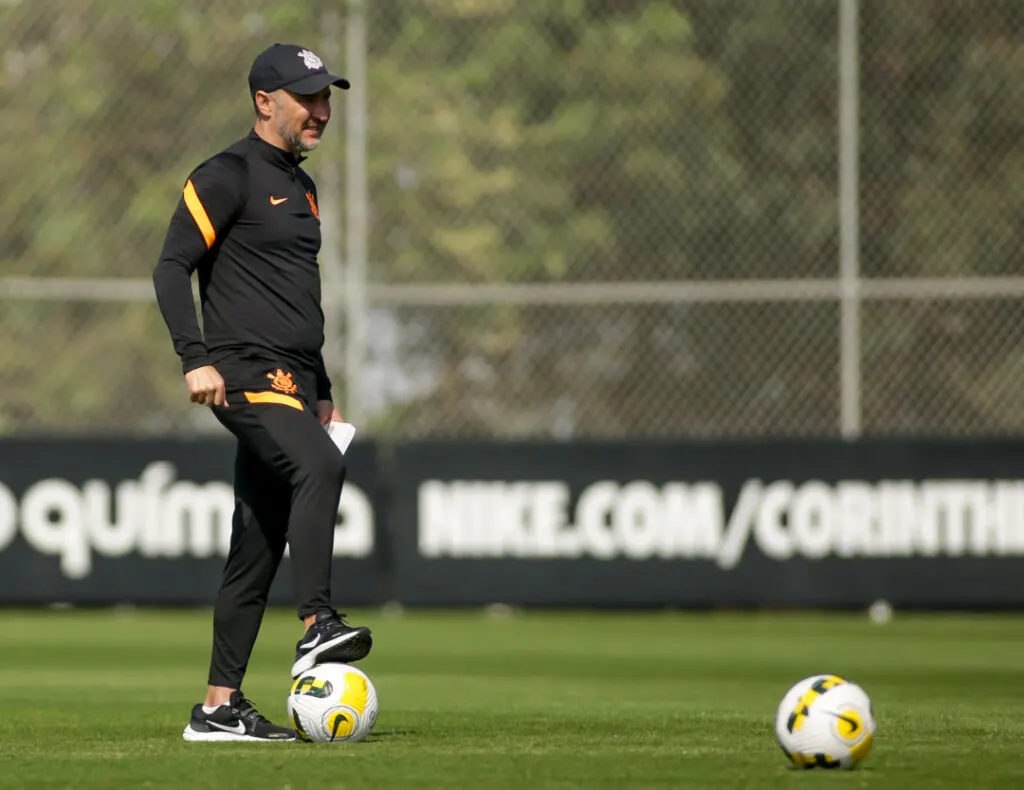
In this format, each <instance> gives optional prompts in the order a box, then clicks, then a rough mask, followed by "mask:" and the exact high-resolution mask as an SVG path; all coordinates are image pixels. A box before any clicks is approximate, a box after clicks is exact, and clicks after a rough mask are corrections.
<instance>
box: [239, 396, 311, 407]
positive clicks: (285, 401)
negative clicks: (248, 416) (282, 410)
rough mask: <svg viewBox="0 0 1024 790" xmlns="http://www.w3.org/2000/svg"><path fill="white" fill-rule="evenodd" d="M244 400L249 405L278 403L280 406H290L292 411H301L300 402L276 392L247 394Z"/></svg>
mask: <svg viewBox="0 0 1024 790" xmlns="http://www.w3.org/2000/svg"><path fill="white" fill-rule="evenodd" d="M245 399H246V400H247V401H249V403H279V404H281V405H282V406H291V407H292V408H293V409H298V410H299V411H302V401H300V400H299V399H298V398H293V397H291V396H290V395H281V394H279V393H277V392H247V393H245Z"/></svg>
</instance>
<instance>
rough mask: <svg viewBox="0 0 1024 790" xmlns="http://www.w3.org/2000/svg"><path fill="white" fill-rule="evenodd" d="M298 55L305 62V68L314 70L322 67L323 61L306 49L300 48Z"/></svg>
mask: <svg viewBox="0 0 1024 790" xmlns="http://www.w3.org/2000/svg"><path fill="white" fill-rule="evenodd" d="M298 55H299V57H300V58H302V62H303V63H305V64H306V68H307V69H309V70H310V71H316V70H318V69H322V68H323V67H324V62H323V61H322V60H320V58H318V57H317V56H316V55H314V54H313V53H312V52H310V51H309V50H308V49H304V50H302V51H301V52H299V53H298Z"/></svg>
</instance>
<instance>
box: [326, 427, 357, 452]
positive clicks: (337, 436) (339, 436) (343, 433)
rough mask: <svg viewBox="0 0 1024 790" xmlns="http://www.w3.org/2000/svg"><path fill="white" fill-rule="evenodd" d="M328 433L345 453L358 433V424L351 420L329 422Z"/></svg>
mask: <svg viewBox="0 0 1024 790" xmlns="http://www.w3.org/2000/svg"><path fill="white" fill-rule="evenodd" d="M327 435H328V436H330V437H331V441H332V442H334V443H335V444H336V445H337V447H338V449H339V450H341V454H342V455H344V454H345V451H346V450H347V449H348V446H349V445H350V444H352V439H353V438H354V437H355V435H356V426H354V425H352V423H349V422H329V423H327Z"/></svg>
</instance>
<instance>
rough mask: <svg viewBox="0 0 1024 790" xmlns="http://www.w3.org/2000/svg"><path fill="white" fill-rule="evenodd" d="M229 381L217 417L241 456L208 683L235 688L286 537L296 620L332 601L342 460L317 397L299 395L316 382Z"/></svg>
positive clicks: (297, 378) (257, 377) (300, 378)
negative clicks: (278, 386)
mask: <svg viewBox="0 0 1024 790" xmlns="http://www.w3.org/2000/svg"><path fill="white" fill-rule="evenodd" d="M218 369H220V368H218ZM222 375H224V373H223V372H222ZM224 378H225V380H226V382H227V384H228V393H227V398H228V406H227V407H225V408H215V410H214V413H215V414H216V416H217V418H218V419H219V420H220V422H221V423H222V424H223V425H225V426H226V427H227V428H228V430H230V431H231V433H233V434H234V435H235V436H236V437H237V439H238V452H237V455H236V458H235V484H234V488H235V511H234V517H233V520H232V529H231V548H230V551H229V552H228V558H227V561H226V563H225V566H224V574H223V579H222V582H221V587H220V591H219V593H218V595H217V601H216V603H215V605H214V613H213V654H212V657H211V661H210V678H209V682H210V685H214V686H227V687H229V688H239V687H240V686H241V683H242V678H243V677H244V675H245V670H246V667H247V666H248V663H249V657H250V655H251V654H252V649H253V646H254V645H255V643H256V636H257V634H258V633H259V629H260V624H261V623H262V620H263V613H264V610H265V608H266V604H267V595H268V592H269V590H270V585H271V583H272V582H273V581H274V576H275V574H276V573H277V569H278V566H279V564H280V562H281V557H282V555H283V553H284V548H285V543H286V542H287V544H288V546H289V547H290V557H291V564H292V568H293V570H294V590H295V598H296V602H297V605H298V615H299V617H300V618H301V617H306V616H308V615H311V614H314V613H316V612H317V611H318V610H319V609H322V608H325V607H328V606H330V601H331V556H332V553H333V548H334V526H335V521H336V519H337V513H338V501H339V499H340V498H341V489H342V485H343V483H344V481H345V460H344V456H343V455H342V454H341V452H340V451H339V450H338V448H337V447H335V445H334V443H333V442H332V441H331V439H330V438H329V437H328V435H327V432H326V431H325V430H324V428H323V426H322V425H321V424H320V423H319V421H318V420H317V418H316V411H315V408H316V401H315V396H314V397H313V399H311V400H307V398H306V397H302V395H303V394H304V392H307V393H308V392H310V391H312V392H315V382H312V381H303V379H304V378H306V377H304V376H295V379H294V382H295V384H296V385H297V387H296V390H295V391H294V392H293V393H287V394H286V393H281V392H277V391H275V390H273V389H270V388H268V387H267V384H269V383H270V382H269V381H266V379H267V378H269V377H267V376H266V375H265V374H262V375H260V374H257V375H254V376H253V377H252V378H248V377H244V378H243V379H242V380H243V381H245V379H248V383H250V384H251V385H253V386H250V387H244V386H242V387H236V386H234V384H235V382H236V381H237V380H238V378H239V377H234V376H230V375H224ZM261 378H262V379H263V381H262V382H261V380H260V379H261ZM257 385H262V387H263V388H262V389H256V388H255V386H257ZM303 391H304V392H303Z"/></svg>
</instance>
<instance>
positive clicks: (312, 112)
mask: <svg viewBox="0 0 1024 790" xmlns="http://www.w3.org/2000/svg"><path fill="white" fill-rule="evenodd" d="M270 97H271V98H272V99H273V107H272V109H271V113H272V115H271V122H272V123H273V125H274V129H275V130H276V131H277V133H278V134H279V135H280V136H281V139H282V140H284V142H285V144H286V145H287V146H288V148H289V149H290V150H291V151H292V153H294V154H303V153H306V152H308V151H312V150H313V149H315V148H316V147H317V146H318V145H320V136H321V135H322V134H323V131H324V129H325V128H327V122H328V121H329V120H330V119H331V89H330V88H329V87H327V88H324V89H323V90H322V91H320V92H319V93H312V94H309V95H303V94H299V93H291V92H290V91H286V90H276V91H274V92H273V93H272V94H270Z"/></svg>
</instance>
